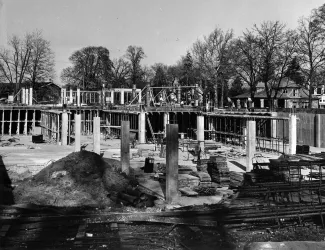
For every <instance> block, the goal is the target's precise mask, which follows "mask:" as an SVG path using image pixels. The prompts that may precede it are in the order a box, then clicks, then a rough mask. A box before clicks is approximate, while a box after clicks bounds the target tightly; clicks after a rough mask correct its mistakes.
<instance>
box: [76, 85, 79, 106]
mask: <svg viewBox="0 0 325 250" xmlns="http://www.w3.org/2000/svg"><path fill="white" fill-rule="evenodd" d="M76 99H77V107H80V88H77V98H76Z"/></svg>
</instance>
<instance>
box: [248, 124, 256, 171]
mask: <svg viewBox="0 0 325 250" xmlns="http://www.w3.org/2000/svg"><path fill="white" fill-rule="evenodd" d="M246 124H247V125H246V126H247V146H246V172H250V171H251V170H252V169H253V165H252V160H253V157H254V155H255V153H256V121H247V123H246Z"/></svg>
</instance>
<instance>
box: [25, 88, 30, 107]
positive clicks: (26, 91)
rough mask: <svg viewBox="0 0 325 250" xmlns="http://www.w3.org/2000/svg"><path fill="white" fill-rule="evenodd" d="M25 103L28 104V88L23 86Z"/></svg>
mask: <svg viewBox="0 0 325 250" xmlns="http://www.w3.org/2000/svg"><path fill="white" fill-rule="evenodd" d="M25 104H26V105H29V89H28V88H25Z"/></svg>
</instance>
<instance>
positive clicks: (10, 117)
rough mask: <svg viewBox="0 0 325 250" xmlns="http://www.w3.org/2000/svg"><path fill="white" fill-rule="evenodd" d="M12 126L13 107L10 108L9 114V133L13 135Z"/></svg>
mask: <svg viewBox="0 0 325 250" xmlns="http://www.w3.org/2000/svg"><path fill="white" fill-rule="evenodd" d="M11 128H12V109H10V115H9V135H10V136H11Z"/></svg>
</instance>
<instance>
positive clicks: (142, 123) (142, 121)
mask: <svg viewBox="0 0 325 250" xmlns="http://www.w3.org/2000/svg"><path fill="white" fill-rule="evenodd" d="M138 139H139V143H146V113H145V112H141V113H139V133H138Z"/></svg>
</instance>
